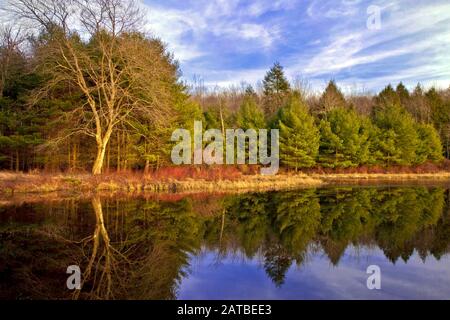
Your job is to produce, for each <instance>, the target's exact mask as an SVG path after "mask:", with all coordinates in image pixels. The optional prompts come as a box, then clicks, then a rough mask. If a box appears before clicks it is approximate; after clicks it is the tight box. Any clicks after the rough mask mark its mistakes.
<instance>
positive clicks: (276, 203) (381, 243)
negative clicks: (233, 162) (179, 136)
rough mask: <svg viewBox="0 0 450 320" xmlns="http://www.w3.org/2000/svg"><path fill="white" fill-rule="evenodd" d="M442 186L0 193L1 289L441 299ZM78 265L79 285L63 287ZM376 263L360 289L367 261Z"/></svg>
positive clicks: (446, 209) (87, 295) (43, 293)
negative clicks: (40, 197) (37, 195)
mask: <svg viewBox="0 0 450 320" xmlns="http://www.w3.org/2000/svg"><path fill="white" fill-rule="evenodd" d="M449 197H450V191H449V190H448V189H446V188H444V187H419V186H414V187H382V188H375V187H364V188H362V187H355V188H352V187H346V188H327V189H311V190H298V191H288V192H270V193H255V194H243V195H227V196H221V195H191V196H181V195H160V196H152V197H148V198H144V197H141V198H120V197H100V196H99V197H94V198H92V199H83V200H80V199H73V198H72V199H57V200H50V199H48V200H46V201H31V199H29V200H30V202H29V203H18V202H11V201H3V202H0V299H37V298H44V299H106V298H109V299H115V298H116V299H404V298H412V299H416V298H425V299H430V298H436V299H450V255H449V253H450V205H449ZM70 265H78V266H79V267H80V269H81V272H82V277H81V278H82V282H83V283H82V285H83V288H82V290H81V292H73V291H70V290H68V289H67V287H66V280H67V277H68V276H69V275H68V274H66V269H67V267H68V266H70ZM370 265H377V266H379V267H380V269H381V290H368V289H367V285H366V282H367V278H368V277H369V275H368V274H367V273H366V270H367V267H368V266H370Z"/></svg>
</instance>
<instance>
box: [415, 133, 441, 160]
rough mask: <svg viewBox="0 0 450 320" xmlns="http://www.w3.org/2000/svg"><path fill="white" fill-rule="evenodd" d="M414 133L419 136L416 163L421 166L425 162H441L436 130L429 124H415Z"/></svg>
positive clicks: (439, 144) (439, 141)
mask: <svg viewBox="0 0 450 320" xmlns="http://www.w3.org/2000/svg"><path fill="white" fill-rule="evenodd" d="M416 131H417V134H418V136H419V144H418V146H417V150H416V154H417V159H416V163H418V164H421V163H424V162H426V161H427V160H431V161H435V162H437V161H441V160H442V159H443V156H442V143H441V139H440V138H439V134H438V132H437V131H436V129H435V128H434V127H433V126H432V125H430V124H417V127H416Z"/></svg>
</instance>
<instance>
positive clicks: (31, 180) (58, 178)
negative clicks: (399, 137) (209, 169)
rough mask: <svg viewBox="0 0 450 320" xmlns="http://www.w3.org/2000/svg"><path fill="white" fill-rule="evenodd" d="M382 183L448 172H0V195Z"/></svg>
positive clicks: (426, 179)
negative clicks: (200, 175)
mask: <svg viewBox="0 0 450 320" xmlns="http://www.w3.org/2000/svg"><path fill="white" fill-rule="evenodd" d="M384 183H390V184H391V183H400V184H402V183H424V184H426V183H449V184H450V172H447V171H445V172H438V173H397V174H394V173H382V174H380V173H369V174H361V173H333V174H318V173H315V174H314V173H312V174H280V175H276V176H261V175H242V176H240V177H238V178H235V179H214V180H205V179H195V178H186V179H179V180H177V179H170V178H167V179H164V180H160V179H154V178H151V177H148V176H145V175H143V174H140V175H137V174H128V175H121V174H112V175H102V176H92V175H87V174H53V175H51V174H48V175H33V174H21V173H7V172H3V173H2V172H0V195H2V196H8V195H14V194H46V193H52V192H66V193H85V192H89V193H94V192H123V193H180V192H206V193H216V192H227V193H229V192H231V193H233V192H246V191H256V192H257V191H276V190H284V189H295V188H299V189H300V188H311V187H323V186H327V185H360V184H384Z"/></svg>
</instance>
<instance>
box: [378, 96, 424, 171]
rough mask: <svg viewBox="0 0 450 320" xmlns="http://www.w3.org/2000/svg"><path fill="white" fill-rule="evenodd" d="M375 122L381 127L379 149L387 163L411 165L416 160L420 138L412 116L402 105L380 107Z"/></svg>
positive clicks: (383, 160) (384, 161)
mask: <svg viewBox="0 0 450 320" xmlns="http://www.w3.org/2000/svg"><path fill="white" fill-rule="evenodd" d="M374 123H375V124H376V125H377V126H378V128H379V129H380V131H379V136H378V139H377V151H378V152H379V154H380V155H381V159H379V160H381V161H382V162H383V163H386V164H387V165H391V164H398V165H411V164H413V163H415V161H416V148H417V146H418V144H419V138H418V135H417V132H416V130H415V122H414V119H413V118H412V116H411V115H410V114H409V113H407V112H406V110H405V109H404V108H402V107H401V106H400V105H398V104H397V105H391V106H386V107H384V108H378V109H377V110H376V112H375V117H374Z"/></svg>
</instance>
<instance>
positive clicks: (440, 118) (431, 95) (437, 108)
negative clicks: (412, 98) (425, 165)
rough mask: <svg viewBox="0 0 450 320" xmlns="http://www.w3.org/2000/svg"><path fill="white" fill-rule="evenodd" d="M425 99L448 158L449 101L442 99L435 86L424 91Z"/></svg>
mask: <svg viewBox="0 0 450 320" xmlns="http://www.w3.org/2000/svg"><path fill="white" fill-rule="evenodd" d="M425 96H426V100H427V103H428V104H429V106H430V110H431V118H432V120H433V124H434V127H435V128H436V130H438V132H439V135H440V137H441V140H442V143H443V146H444V148H445V154H446V157H447V158H450V147H449V146H450V101H444V99H443V98H442V97H441V96H440V95H439V92H438V91H437V90H436V89H435V88H431V89H430V90H429V91H428V92H427V93H426V95H425Z"/></svg>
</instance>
